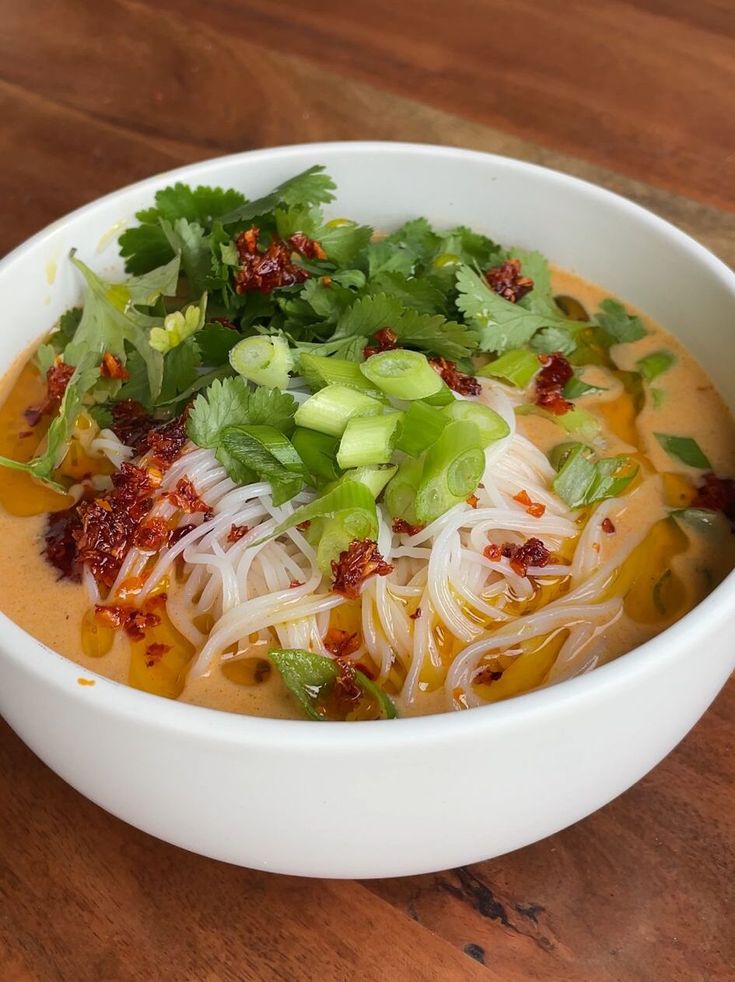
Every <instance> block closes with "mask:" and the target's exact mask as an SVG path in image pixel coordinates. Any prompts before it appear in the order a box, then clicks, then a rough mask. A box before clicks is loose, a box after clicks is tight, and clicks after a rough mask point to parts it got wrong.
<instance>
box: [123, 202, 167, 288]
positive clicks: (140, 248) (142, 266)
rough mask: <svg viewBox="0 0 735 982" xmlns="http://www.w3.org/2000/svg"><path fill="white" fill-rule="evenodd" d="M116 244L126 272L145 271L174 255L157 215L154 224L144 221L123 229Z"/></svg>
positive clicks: (162, 263)
mask: <svg viewBox="0 0 735 982" xmlns="http://www.w3.org/2000/svg"><path fill="white" fill-rule="evenodd" d="M154 210H155V209H154ZM141 214H143V213H142V212H139V213H138V215H137V216H136V217H138V218H140V216H141ZM118 246H119V248H120V255H121V256H122V257H123V259H124V260H125V269H126V270H127V272H128V273H137V274H141V273H147V272H148V271H149V270H151V269H155V268H156V267H157V266H163V265H164V264H165V263H167V262H169V261H170V260H171V259H172V258H173V255H174V251H173V249H172V248H171V244H170V243H169V241H168V239H167V238H166V233H165V232H164V231H163V229H162V228H161V226H160V224H159V222H158V218H157V217H156V219H155V224H154V223H153V222H152V221H151V222H144V223H143V224H142V225H135V226H134V227H133V228H128V229H125V231H124V232H123V233H122V235H120V237H119V239H118Z"/></svg>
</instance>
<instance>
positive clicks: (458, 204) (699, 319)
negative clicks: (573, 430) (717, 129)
mask: <svg viewBox="0 0 735 982" xmlns="http://www.w3.org/2000/svg"><path fill="white" fill-rule="evenodd" d="M315 163H323V164H325V165H326V167H327V169H328V171H329V172H330V173H331V174H332V176H333V177H334V178H335V180H336V182H337V185H338V192H337V200H336V201H335V202H334V203H333V204H332V205H331V206H329V208H328V209H327V210H328V212H329V213H330V215H331V216H334V217H336V216H340V215H344V216H349V217H350V218H356V219H358V220H361V221H363V222H366V223H369V224H371V225H373V226H374V227H375V228H376V229H386V230H387V229H390V228H392V227H394V226H396V225H398V224H400V223H401V222H403V221H405V220H406V219H409V218H414V217H417V216H419V215H424V216H426V217H427V218H428V219H429V220H430V221H431V222H432V223H433V224H435V225H436V226H437V227H439V228H442V227H449V226H451V225H457V224H465V225H469V226H471V227H473V228H475V229H477V230H479V231H482V232H485V233H486V234H488V235H490V236H491V237H492V238H495V239H497V240H499V241H501V242H503V243H504V244H508V245H518V246H521V247H525V248H535V249H538V250H540V251H541V252H543V253H544V254H546V255H547V256H548V257H549V258H550V259H551V260H552V261H554V262H555V263H557V264H558V265H560V266H562V267H565V268H568V269H570V270H573V271H575V272H577V273H579V274H580V275H581V276H583V277H585V278H587V279H589V280H591V281H593V282H596V283H598V284H600V285H602V286H604V287H606V288H608V289H609V290H610V292H611V293H612V294H614V295H617V296H618V297H620V299H622V300H624V301H627V302H630V303H632V304H634V305H636V306H637V307H639V308H641V309H642V310H643V311H645V312H646V313H648V314H650V315H651V316H652V317H654V318H655V319H656V320H658V321H659V322H660V323H661V324H662V326H663V327H665V328H666V329H668V330H669V331H671V332H672V333H673V334H675V335H676V336H677V337H679V338H680V339H681V341H682V342H683V343H684V344H685V345H686V346H687V348H688V349H689V350H690V351H691V352H692V353H693V354H694V355H695V357H697V358H698V359H699V361H700V362H701V363H702V365H703V366H704V367H705V369H706V370H707V371H708V373H709V374H710V376H711V377H712V379H713V381H714V382H715V384H716V385H717V386H718V388H719V389H720V391H721V393H722V395H723V396H724V398H725V399H726V401H727V402H728V403H729V405H730V406H733V405H735V371H734V370H733V369H734V368H735V364H734V362H735V346H734V345H731V344H728V343H727V342H728V334H729V331H730V325H731V321H732V318H733V311H735V275H734V274H733V273H732V272H731V271H729V270H728V269H727V268H726V267H725V266H724V265H723V264H722V263H720V262H719V261H718V260H717V259H715V257H713V256H712V255H711V254H710V253H709V252H707V250H705V249H704V248H703V247H701V246H699V245H698V244H697V243H695V242H694V241H693V240H691V239H690V238H689V237H687V236H686V235H684V234H683V233H681V232H679V231H678V230H677V229H675V228H673V227H672V226H670V225H668V224H667V223H665V222H663V221H662V220H660V219H658V218H656V217H655V216H653V215H651V214H650V213H649V212H646V211H645V210H643V209H641V208H639V207H638V206H636V205H634V204H632V203H630V202H628V201H626V200H625V199H622V198H619V197H617V196H615V195H613V194H610V193H609V192H606V191H603V190H601V189H599V188H597V187H595V186H593V185H589V184H586V183H584V182H581V181H578V180H576V179H574V178H570V177H567V176H565V175H562V174H558V173H556V172H553V171H548V170H545V169H543V168H539V167H536V166H533V165H530V164H526V163H522V162H519V161H514V160H509V159H507V158H501V157H493V156H488V155H484V154H478V153H473V152H469V151H462V150H455V149H449V148H438V147H427V146H416V145H410V144H409V145H406V144H372V143H365V144H362V143H354V144H321V145H319V144H316V145H306V146H300V147H286V148H280V149H275V150H266V151H257V152H254V153H249V154H242V155H237V156H233V157H225V158H220V159H217V160H213V161H206V162H203V163H200V164H195V165H192V166H190V167H186V168H182V169H180V170H179V171H175V172H171V173H167V174H162V175H159V176H157V177H154V178H151V179H149V180H147V181H143V182H141V183H139V184H136V185H133V186H131V187H128V188H125V189H123V190H122V191H119V192H116V193H114V194H112V195H109V196H107V197H106V198H103V199H100V200H99V201H97V202H94V203H92V204H91V205H88V206H86V207H85V208H82V209H80V210H79V211H78V212H75V213H74V214H72V215H70V216H68V217H67V218H62V219H60V220H59V221H58V222H56V223H54V224H53V225H52V226H50V227H49V228H47V229H46V230H44V231H43V232H41V233H39V235H37V236H36V237H35V238H33V239H31V240H30V241H29V242H27V243H26V244H24V245H23V246H21V247H20V248H19V249H17V250H16V251H15V253H13V254H11V255H10V256H9V257H7V258H6V259H5V260H4V262H3V263H2V264H0V290H2V295H3V297H4V298H5V308H4V309H5V316H4V328H3V331H2V332H1V333H0V372H4V371H6V370H7V369H8V367H9V366H10V365H11V364H12V363H13V361H14V359H16V358H17V356H18V355H19V354H20V353H21V352H22V351H23V350H24V349H26V348H27V346H28V345H29V344H30V343H31V342H32V341H33V340H34V339H36V338H38V337H39V336H40V335H42V334H43V333H44V332H45V331H46V330H48V329H49V328H50V326H51V325H52V324H53V323H54V321H55V319H56V318H57V317H58V316H59V315H60V314H61V313H62V312H63V311H64V310H65V309H66V308H67V307H69V306H70V305H71V304H73V303H75V302H77V301H78V300H79V296H80V289H79V282H78V277H77V274H76V271H75V270H74V268H73V267H72V266H71V264H70V263H69V262H68V261H67V257H68V253H69V250H70V249H71V248H76V249H77V250H78V252H79V255H80V256H81V257H82V258H83V259H84V260H85V261H86V262H88V263H89V264H90V265H91V266H93V267H94V268H95V269H96V270H98V271H100V272H103V273H105V274H107V275H113V274H115V273H121V272H122V263H121V261H120V259H119V256H118V254H117V248H116V238H117V235H118V234H119V232H120V231H121V230H122V228H123V227H124V225H125V224H127V223H131V222H134V215H135V212H136V211H137V210H139V209H141V208H144V207H146V206H148V205H149V204H150V203H151V200H152V198H153V195H154V193H155V191H156V190H157V189H159V188H162V187H165V186H166V185H168V184H170V183H172V182H173V181H175V180H181V181H186V182H189V183H192V184H212V185H220V186H223V187H229V186H232V187H237V188H239V189H241V190H242V191H243V192H244V193H245V194H246V195H247V196H248V197H250V198H254V197H256V196H258V195H260V194H263V193H265V192H267V191H269V190H270V189H271V188H272V187H273V186H274V185H275V184H277V183H279V182H280V181H282V180H284V179H286V178H288V177H290V176H292V175H293V174H295V173H297V172H299V171H300V170H303V169H304V168H306V167H309V166H311V165H313V164H315ZM733 589H735V585H733V578H732V577H730V578H729V580H728V581H727V582H726V584H723V586H722V587H721V588H720V591H722V590H726V591H727V596H728V597H729V594H730V593H731V592H732V591H733ZM718 592H719V591H718ZM722 598H723V602H727V598H726V597H725V596H724V594H723V595H722ZM689 616H690V617H691V616H692V615H689ZM678 630H679V628H678V626H675V627H674V628H673V629H669V631H668V632H667V636H668V635H669V634H670V633H671V632H672V631H673V632H677V631H678ZM613 667H614V666H606V668H613ZM595 674H596V673H595ZM549 698H552V697H551V696H550V697H549Z"/></svg>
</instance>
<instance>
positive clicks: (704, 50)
mask: <svg viewBox="0 0 735 982" xmlns="http://www.w3.org/2000/svg"><path fill="white" fill-rule="evenodd" d="M734 34H735V5H733V4H731V3H728V2H727V0H698V2H697V3H696V4H693V3H690V2H687V0H648V2H644V0H627V2H626V0H604V2H597V3H585V2H583V0H566V2H562V0H558V2H553V0H549V2H545V3H544V2H533V0H516V2H515V3H508V2H507V0H453V2H449V0H422V2H421V3H405V2H404V3H403V4H400V3H396V2H395V0H392V2H391V0H371V2H370V3H366V2H364V0H359V2H353V3H352V4H349V3H344V2H337V0H331V2H318V0H314V2H311V3H309V4H303V3H298V4H297V3H286V2H281V3H263V2H255V0H209V2H208V3H202V2H201V0H157V2H156V3H146V2H144V0H107V2H105V3H99V2H93V0H88V2H84V0H76V2H74V0H55V2H52V3H51V2H43V0H22V2H21V0H0V55H1V60H0V65H1V66H2V67H1V68H0V133H2V146H3V148H4V153H3V157H2V163H1V164H0V193H1V194H2V201H3V222H2V227H1V228H0V251H4V250H6V249H9V248H11V247H12V246H14V245H15V244H17V243H18V242H20V241H22V240H23V239H24V238H25V237H26V236H27V235H29V234H30V233H32V232H34V231H36V230H37V229H39V228H40V227H42V226H43V225H45V224H46V223H47V222H49V221H51V220H52V219H55V218H57V217H58V216H59V215H61V214H63V213H64V212H66V211H68V210H69V209H71V208H73V207H76V206H77V205H80V204H82V203H83V202H85V201H89V200H91V199H93V198H95V197H97V196H98V195H99V194H102V193H104V192H107V191H110V190H112V189H114V188H116V187H118V186H120V185H122V184H126V183H128V182H129V181H132V180H135V179H137V178H140V177H143V176H145V175H148V174H151V173H154V172H156V171H160V170H163V169H166V168H169V167H173V166H176V165H177V164H181V163H185V162H187V161H192V160H197V159H201V158H205V157H210V156H215V155H218V154H221V153H227V152H230V151H234V150H245V149H248V148H251V147H260V146H267V145H274V144H281V143H294V142H301V141H309V140H323V139H355V138H380V139H382V138H387V139H405V140H418V141H428V142H435V143H447V144H455V145H459V146H468V147H474V148H478V149H482V150H492V151H497V152H500V153H507V154H510V155H512V156H518V157H524V158H527V159H529V160H534V161H538V162H541V163H545V164H549V165H551V166H554V167H558V168H559V169H561V170H564V171H568V172H570V173H573V174H578V175H580V176H583V177H586V178H590V179H592V180H595V181H597V182H599V183H600V184H603V185H605V186H607V187H610V188H613V189H615V190H618V191H621V192H623V193H624V194H627V195H628V196H629V197H631V198H633V199H635V200H637V201H639V202H642V203H643V204H645V205H647V206H649V207H651V208H652V209H653V210H654V211H657V212H658V213H659V214H662V215H664V216H665V217H666V218H669V219H671V220H673V221H674V222H676V223H677V224H679V225H680V226H682V227H683V228H685V229H687V230H688V231H691V232H692V233H693V234H695V235H696V236H697V237H698V238H699V239H701V240H702V241H703V242H705V243H706V244H707V245H709V246H710V247H711V248H713V249H714V250H715V251H716V252H717V253H719V254H720V255H721V256H722V257H724V258H725V259H726V260H729V261H730V262H731V263H733V262H735V215H734V214H733V211H732V209H733V207H734V206H735V180H733V176H734V172H735V126H734V125H733V109H734V108H735V107H734V106H733V101H732V97H733V92H735V39H734ZM728 209H729V211H728ZM692 671H696V666H695V665H693V666H692ZM624 724H625V721H624V720H621V725H624ZM734 738H735V686H734V685H733V684H732V683H731V684H730V687H729V688H728V689H727V690H726V691H725V692H724V693H723V694H722V695H721V696H720V698H719V699H718V700H717V702H716V703H715V705H714V707H713V708H712V709H711V710H710V711H709V713H708V714H707V715H706V717H705V718H704V720H703V721H702V722H701V723H700V725H699V726H698V727H697V728H696V730H695V731H694V732H693V733H692V734H691V735H690V736H689V737H688V738H687V739H686V740H685V741H684V742H683V744H682V745H681V746H680V747H679V748H678V749H677V750H676V751H675V752H674V753H673V754H672V755H671V756H670V757H669V758H668V759H667V760H666V761H665V762H664V763H663V764H661V765H660V766H659V767H658V768H656V770H655V771H654V772H653V773H652V774H650V775H649V776H648V777H647V778H645V779H644V780H643V781H641V782H640V784H638V785H637V786H636V787H635V788H633V789H632V790H630V791H629V792H627V794H624V795H623V796H622V797H621V798H619V799H618V800H617V801H615V802H614V803H613V804H611V805H609V806H608V807H606V808H604V809H603V810H602V811H600V812H598V813H597V814H596V815H593V816H592V817H591V818H588V819H586V820H585V821H583V822H580V823H579V824H578V825H576V826H574V827H573V828H570V829H567V830H566V831H565V832H562V833H560V834H559V835H556V836H554V837H553V838H551V839H548V840H546V841H545V842H542V843H538V844H537V845H535V846H531V847H529V848H527V849H524V850H521V851H520V852H517V853H514V854H512V855H510V856H505V857H503V858H501V859H496V860H493V861H490V862H486V863H480V864H478V865H476V866H473V867H471V868H462V869H457V870H450V871H448V872H445V873H441V874H437V875H431V876H417V877H410V878H406V879H399V880H383V881H372V882H364V883H354V882H327V881H324V882H318V881H309V880H299V879H294V878H289V877H280V876H273V875H267V874H263V873H253V872H250V871H248V870H241V869H236V868H232V867H228V866H224V865H222V864H219V863H215V862H212V861H209V860H206V859H201V858H199V857H197V856H193V855H189V854H188V853H185V852H183V851H181V850H179V849H176V848H173V847H171V846H168V845H164V844H162V843H160V842H158V841H156V840H154V839H152V838H150V837H148V836H146V835H144V834H142V833H140V832H137V831H135V830H133V829H131V828H129V827H127V826H126V825H123V824H122V823H121V822H119V821H117V820H116V819H114V818H111V817H110V816H109V815H107V814H105V813H104V812H102V811H101V810H100V809H98V808H97V807H96V806H94V805H92V804H90V803H89V802H87V801H85V800H84V799H83V798H81V797H80V796H79V795H78V794H76V793H75V792H74V791H72V790H71V789H70V788H69V787H67V786H66V785H64V784H63V783H62V782H61V781H60V780H59V779H58V778H57V777H55V775H54V774H52V773H51V772H50V771H49V770H47V769H46V768H45V767H44V765H42V764H41V763H40V762H39V761H38V760H37V759H36V758H35V757H34V756H33V754H32V753H31V752H30V751H29V750H27V749H26V748H25V747H24V746H23V745H22V744H21V743H20V742H19V740H18V739H17V738H16V737H15V736H14V735H13V734H12V733H11V732H10V731H9V730H8V729H7V728H3V729H2V730H1V731H0V741H1V742H0V807H1V809H2V810H1V815H2V818H0V822H1V824H0V978H1V979H2V980H8V982H10V980H30V979H34V980H35V979H38V980H44V982H45V980H70V982H83V980H90V982H101V980H119V979H125V980H128V979H135V980H146V982H147V980H152V979H161V980H164V979H165V980H167V979H175V980H199V979H206V980H220V979H225V980H230V979H232V980H240V979H255V980H261V979H268V980H270V979H296V980H299V979H319V980H322V979H324V980H327V979H339V980H343V979H382V980H385V979H388V980H393V979H411V980H413V979H442V980H444V979H483V978H485V979H501V980H515V979H543V980H556V979H559V980H565V982H566V980H585V982H588V980H613V979H614V980H636V982H638V980H650V982H661V980H667V982H669V980H680V979H682V980H702V979H707V980H710V979H711V980H715V979H718V980H719V979H723V980H724V979H732V978H735V931H734V930H733V926H732V925H733V914H734V913H735V909H734V908H735V903H734V901H735V893H734V884H735V849H734V846H735V807H734V806H735V792H734V791H733V786H734V784H735V757H733V754H732V745H733V740H734ZM539 807H540V808H543V802H539Z"/></svg>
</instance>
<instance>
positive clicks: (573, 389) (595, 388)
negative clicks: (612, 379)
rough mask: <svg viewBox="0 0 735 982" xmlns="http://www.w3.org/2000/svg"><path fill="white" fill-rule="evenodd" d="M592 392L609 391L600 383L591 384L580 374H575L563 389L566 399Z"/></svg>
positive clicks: (576, 397) (577, 397)
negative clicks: (583, 379)
mask: <svg viewBox="0 0 735 982" xmlns="http://www.w3.org/2000/svg"><path fill="white" fill-rule="evenodd" d="M592 392H607V389H605V388H604V386H600V385H589V383H587V382H584V381H582V379H581V378H580V377H579V376H578V375H573V376H572V377H571V378H570V379H569V381H568V382H567V384H566V385H565V386H564V388H563V389H562V394H563V396H564V398H565V399H579V398H580V396H587V395H590V394H591V393H592Z"/></svg>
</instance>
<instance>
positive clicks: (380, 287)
mask: <svg viewBox="0 0 735 982" xmlns="http://www.w3.org/2000/svg"><path fill="white" fill-rule="evenodd" d="M365 290H366V293H367V294H368V295H370V296H374V295H375V294H376V293H385V294H388V295H389V296H392V297H395V298H396V299H397V300H400V302H401V303H402V304H403V306H404V307H412V308H413V309H414V310H418V311H419V313H421V314H439V313H443V312H444V310H445V299H444V292H443V291H442V290H441V288H440V287H439V286H438V284H437V282H436V280H435V279H434V278H433V277H431V276H422V277H410V278H409V277H408V276H405V275H404V274H403V273H396V272H392V273H391V272H387V271H385V270H384V271H383V272H381V273H377V274H376V275H375V276H373V277H371V279H370V281H369V282H368V284H367V286H366V288H365Z"/></svg>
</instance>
